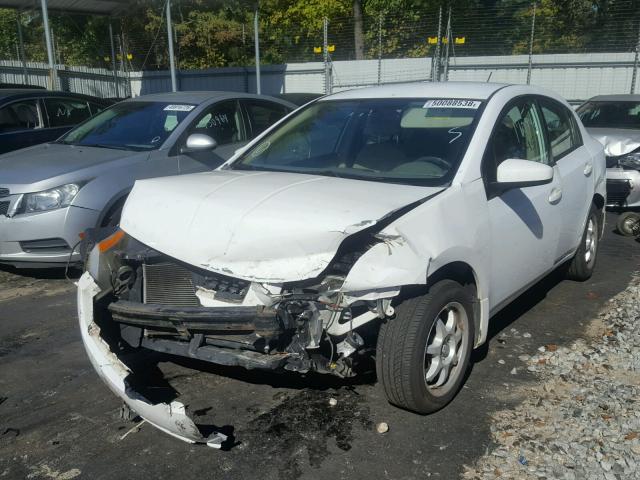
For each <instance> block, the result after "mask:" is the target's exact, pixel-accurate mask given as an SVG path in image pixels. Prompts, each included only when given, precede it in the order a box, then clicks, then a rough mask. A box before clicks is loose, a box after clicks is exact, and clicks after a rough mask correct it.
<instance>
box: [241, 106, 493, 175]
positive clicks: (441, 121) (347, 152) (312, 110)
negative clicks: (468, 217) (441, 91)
mask: <svg viewBox="0 0 640 480" xmlns="http://www.w3.org/2000/svg"><path fill="white" fill-rule="evenodd" d="M481 105H482V102H480V101H478V100H458V99H424V98H423V99H405V98H402V99H357V100H325V101H319V102H316V103H314V104H311V105H310V106H308V107H306V108H304V109H302V110H301V111H299V112H298V113H297V114H295V115H294V116H293V117H291V118H290V119H289V120H288V121H286V122H285V123H283V124H282V125H281V126H280V127H279V128H277V129H276V130H275V131H273V132H272V133H270V134H268V135H267V136H266V137H264V138H263V139H262V141H260V142H259V143H258V144H256V145H255V146H254V147H253V148H251V149H249V150H248V151H247V152H245V153H244V154H243V155H242V156H241V157H239V159H238V160H237V161H236V162H234V163H233V164H232V165H231V166H230V167H229V168H231V169H237V170H267V171H280V172H297V173H308V174H317V175H329V176H336V177H345V178H355V179H362V180H375V181H383V182H394V183H405V184H412V185H441V184H444V183H446V182H448V181H449V180H450V179H451V177H453V175H454V174H455V171H456V169H457V167H458V164H459V162H460V160H461V158H462V156H463V155H464V153H465V151H466V148H467V145H468V143H469V139H470V138H471V136H472V134H473V130H474V128H475V123H476V122H475V120H476V117H477V116H478V111H479V107H480V106H481Z"/></svg>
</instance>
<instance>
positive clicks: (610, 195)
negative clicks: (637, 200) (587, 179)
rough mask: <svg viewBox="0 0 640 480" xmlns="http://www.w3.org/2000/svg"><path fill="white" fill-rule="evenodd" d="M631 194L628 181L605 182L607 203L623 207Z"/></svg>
mask: <svg viewBox="0 0 640 480" xmlns="http://www.w3.org/2000/svg"><path fill="white" fill-rule="evenodd" d="M630 192H631V186H630V185H629V181H628V180H617V179H614V180H607V203H608V204H609V205H620V206H624V205H625V203H626V202H627V197H628V196H629V193H630Z"/></svg>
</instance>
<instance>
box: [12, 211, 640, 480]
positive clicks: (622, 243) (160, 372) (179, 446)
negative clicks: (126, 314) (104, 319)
mask: <svg viewBox="0 0 640 480" xmlns="http://www.w3.org/2000/svg"><path fill="white" fill-rule="evenodd" d="M614 224H615V215H613V214H608V224H607V226H606V233H605V237H604V239H603V241H602V243H601V250H600V254H599V258H598V264H597V267H596V272H595V274H594V276H593V278H592V279H591V280H590V281H588V282H585V283H576V282H570V281H562V279H561V276H560V275H559V273H558V272H556V273H553V274H551V275H549V276H548V277H547V278H545V279H544V280H543V281H541V282H540V283H538V284H537V285H535V286H534V287H533V288H532V289H530V290H529V291H527V292H526V293H524V294H523V295H522V296H521V297H520V298H518V299H517V300H516V301H515V302H514V303H513V304H511V305H510V306H509V307H507V308H506V309H505V310H503V311H502V312H501V313H500V314H498V315H497V316H496V317H495V318H493V319H492V321H491V327H490V340H489V342H488V344H487V345H486V347H484V348H482V349H480V350H479V351H476V352H475V354H474V366H473V370H472V372H471V375H470V377H469V379H468V381H467V383H466V385H465V386H464V387H463V389H462V390H461V392H460V394H459V395H458V396H457V397H456V399H455V400H454V401H453V402H452V403H451V404H450V405H449V406H447V407H446V408H445V409H443V410H441V411H439V412H437V413H435V414H432V415H429V416H419V415H416V414H413V413H410V412H406V411H403V410H399V409H397V408H395V407H393V406H391V405H389V404H388V403H387V402H386V400H385V397H384V394H383V392H382V391H381V388H380V387H379V386H378V385H376V383H375V376H374V375H368V376H366V375H365V376H364V377H361V378H359V379H357V380H352V381H342V380H340V379H337V378H333V377H329V376H319V375H314V376H307V377H301V376H299V375H296V374H269V373H263V372H257V371H254V372H247V371H244V370H241V369H228V368H220V367H216V366H211V365H207V364H203V363H197V362H192V361H188V360H183V359H175V358H170V357H164V356H154V357H152V358H151V359H150V361H149V364H148V365H146V366H145V372H147V375H150V376H154V377H157V378H160V377H161V376H164V379H166V380H167V382H168V383H169V384H170V385H171V387H172V388H173V389H174V390H175V391H177V392H179V394H180V395H181V401H183V402H184V403H186V404H187V405H188V408H189V410H190V411H191V412H193V415H194V416H195V418H196V419H197V421H198V423H202V424H208V425H215V426H216V427H218V428H221V429H222V430H223V431H224V432H226V433H227V434H229V435H230V436H231V437H232V439H233V440H232V442H231V443H230V445H229V448H227V449H226V450H224V451H220V450H213V449H210V448H207V447H205V446H199V445H189V444H186V443H183V442H181V441H179V440H176V439H174V438H172V437H170V436H168V435H166V434H164V433H162V432H160V431H158V430H156V429H155V428H153V427H151V426H150V425H147V424H144V423H143V424H139V423H138V424H136V423H134V422H131V421H127V420H123V419H121V418H120V417H121V416H120V409H121V403H120V402H119V401H118V399H117V397H115V396H114V395H113V394H112V393H111V392H110V391H109V390H108V389H107V387H106V386H105V385H104V384H103V383H102V382H101V381H100V380H99V378H98V376H97V375H96V373H95V372H94V370H93V368H92V367H91V365H90V364H89V361H88V359H87V357H86V355H85V352H84V350H83V346H82V343H81V341H80V333H79V331H78V326H77V319H76V313H75V308H76V307H75V297H74V293H75V287H74V286H73V284H72V283H71V282H69V281H68V280H67V279H66V278H64V275H63V274H62V273H61V272H57V271H53V272H47V271H15V270H12V269H8V268H6V269H0V479H5V478H6V479H24V478H30V479H54V480H71V479H73V478H87V479H123V478H127V479H137V478H155V479H176V478H179V479H191V478H194V479H195V478H198V479H202V478H215V479H244V478H260V479H265V480H266V479H287V480H294V479H320V478H322V479H342V478H345V479H346V478H349V479H361V478H362V479H365V478H366V479H384V478H389V479H417V478H420V479H422V478H442V479H456V478H459V477H460V475H461V473H462V471H463V465H465V464H466V465H471V464H473V463H474V461H475V460H476V459H477V458H478V457H479V456H481V455H482V454H484V452H485V451H486V450H487V449H488V448H490V447H491V436H490V432H489V426H490V421H491V420H490V418H491V414H492V413H493V412H495V411H497V410H502V409H505V408H510V407H513V406H515V405H517V404H518V403H519V402H521V401H522V400H523V399H522V398H521V397H520V395H521V394H519V393H518V392H519V391H522V389H521V388H519V387H521V386H522V385H525V384H535V382H536V377H535V376H533V375H532V374H531V373H529V372H527V370H526V368H524V365H523V363H522V362H521V361H520V360H519V359H518V356H521V355H532V354H534V353H535V352H536V350H537V348H538V347H539V346H541V345H548V344H557V345H562V344H567V343H569V342H571V341H573V340H575V339H577V338H581V337H584V336H586V335H588V331H587V325H588V323H589V321H590V320H591V319H592V318H594V316H595V315H597V313H598V311H599V309H601V308H602V307H603V305H604V304H605V303H606V302H607V301H608V299H610V298H611V297H612V296H614V295H615V294H617V293H618V292H620V291H621V290H623V289H624V288H625V287H626V286H627V284H628V283H629V280H630V278H631V276H632V274H633V273H634V272H636V271H637V270H640V243H638V242H637V241H636V240H634V239H631V238H627V237H622V236H620V235H617V234H615V233H613V232H612V230H613V227H612V225H614ZM514 368H515V369H516V370H515V372H516V373H515V374H514V373H512V372H513V369H514ZM158 388H160V389H162V388H166V386H165V387H163V386H159V387H158ZM331 398H334V399H336V400H337V404H336V405H334V406H332V405H330V403H329V400H330V399H331ZM380 422H386V423H387V424H388V425H389V431H388V433H386V434H382V435H381V434H379V433H377V432H376V425H377V424H378V423H380Z"/></svg>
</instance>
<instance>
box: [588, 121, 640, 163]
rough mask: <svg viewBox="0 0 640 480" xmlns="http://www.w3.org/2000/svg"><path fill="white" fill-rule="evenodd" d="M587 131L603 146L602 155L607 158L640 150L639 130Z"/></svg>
mask: <svg viewBox="0 0 640 480" xmlns="http://www.w3.org/2000/svg"><path fill="white" fill-rule="evenodd" d="M587 131H588V132H589V134H591V136H592V137H593V138H595V139H596V140H598V141H599V142H600V143H601V144H602V145H604V154H605V155H606V156H607V157H619V156H620V155H626V154H627V153H631V152H633V151H634V150H636V149H638V148H640V130H630V129H626V128H588V129H587Z"/></svg>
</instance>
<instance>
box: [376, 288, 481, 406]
mask: <svg viewBox="0 0 640 480" xmlns="http://www.w3.org/2000/svg"><path fill="white" fill-rule="evenodd" d="M449 305H455V308H456V309H459V310H461V312H464V315H462V313H461V314H460V320H461V321H460V324H459V328H460V330H461V331H462V336H461V340H460V346H459V347H458V349H457V352H455V351H454V356H456V355H457V357H458V361H457V363H455V364H452V365H454V366H453V367H452V368H451V369H450V370H449V372H450V373H449V377H448V380H447V381H446V382H445V383H444V384H443V385H442V386H437V385H436V384H434V382H428V381H427V374H428V373H429V372H430V371H431V368H432V367H434V366H436V367H437V365H434V362H435V359H436V358H438V361H443V362H444V361H445V360H447V358H448V357H447V358H445V357H444V356H443V355H444V354H445V351H444V347H441V348H442V350H441V352H440V355H434V356H433V357H431V360H429V358H430V356H429V355H428V354H427V347H428V346H429V347H430V348H431V347H434V348H437V346H436V345H435V343H436V341H435V340H436V339H435V335H437V333H436V332H437V330H438V327H436V324H437V322H438V319H439V318H441V315H442V312H444V311H445V310H444V309H445V307H447V306H449ZM451 338H453V336H451V335H449V336H446V337H444V340H443V342H442V345H444V344H445V343H447V342H450V340H451ZM474 341H475V328H474V315H473V298H472V295H471V294H470V293H469V290H468V289H465V288H464V287H463V286H462V285H460V284H459V283H457V282H454V281H452V280H441V281H439V282H437V283H436V284H435V285H433V286H432V287H431V288H430V289H429V291H428V293H426V294H425V295H423V296H419V297H414V298H410V299H407V300H404V301H403V302H402V303H401V304H400V305H398V306H397V308H396V315H395V317H394V318H391V319H388V320H387V321H386V322H385V323H383V324H382V326H381V327H380V333H379V334H378V344H377V348H376V370H377V373H378V380H379V382H380V384H381V385H382V387H383V389H384V392H385V394H386V396H387V399H388V400H389V402H390V403H392V404H394V405H397V406H398V407H401V408H404V409H407V410H412V411H414V412H417V413H421V414H427V413H432V412H435V411H436V410H439V409H441V408H442V407H444V406H445V405H447V404H448V403H449V402H450V401H451V400H452V399H453V398H454V397H455V395H456V393H458V390H460V387H461V386H462V384H463V382H464V380H465V378H466V376H467V372H468V369H469V359H470V357H471V350H472V349H473V344H474ZM449 353H451V352H450V350H449V348H448V347H447V355H448V354H449ZM443 359H444V360H443ZM438 365H439V364H438ZM440 373H442V372H440ZM436 383H437V382H436Z"/></svg>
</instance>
